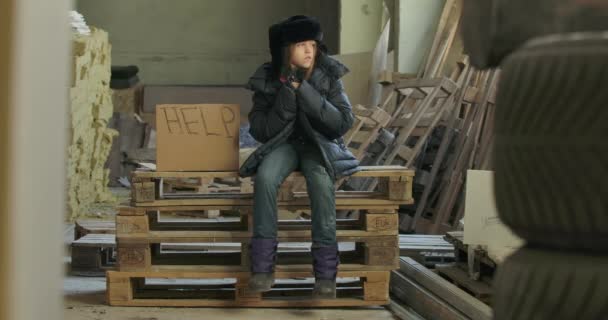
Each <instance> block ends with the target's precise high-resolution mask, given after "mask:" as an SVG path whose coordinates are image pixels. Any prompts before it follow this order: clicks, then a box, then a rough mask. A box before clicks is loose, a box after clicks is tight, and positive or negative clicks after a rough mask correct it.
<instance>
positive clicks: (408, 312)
mask: <svg viewBox="0 0 608 320" xmlns="http://www.w3.org/2000/svg"><path fill="white" fill-rule="evenodd" d="M386 308H387V309H388V310H390V311H391V312H392V313H393V315H395V316H396V317H397V318H399V319H400V320H425V319H423V318H422V317H421V316H420V315H419V314H417V313H416V312H415V311H414V310H412V309H411V308H410V307H407V306H404V305H401V303H399V302H398V301H396V300H392V299H391V302H390V304H389V305H388V306H387V307H386Z"/></svg>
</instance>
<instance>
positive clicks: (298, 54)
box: [290, 40, 317, 69]
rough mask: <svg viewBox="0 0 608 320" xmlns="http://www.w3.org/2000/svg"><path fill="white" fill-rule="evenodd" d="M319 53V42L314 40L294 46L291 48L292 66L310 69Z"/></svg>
mask: <svg viewBox="0 0 608 320" xmlns="http://www.w3.org/2000/svg"><path fill="white" fill-rule="evenodd" d="M316 52H317V42H316V41H314V40H308V41H302V42H298V43H295V44H293V46H292V47H291V61H290V62H291V64H293V65H294V66H296V67H300V68H304V69H308V68H310V67H311V66H312V65H313V63H314V61H315V60H314V59H315V54H316Z"/></svg>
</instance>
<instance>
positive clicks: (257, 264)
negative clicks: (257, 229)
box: [249, 238, 279, 292]
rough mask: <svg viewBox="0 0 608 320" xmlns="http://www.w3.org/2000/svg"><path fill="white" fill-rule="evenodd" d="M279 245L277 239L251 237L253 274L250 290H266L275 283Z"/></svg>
mask: <svg viewBox="0 0 608 320" xmlns="http://www.w3.org/2000/svg"><path fill="white" fill-rule="evenodd" d="M278 245H279V242H278V241H277V240H276V239H264V238H252V239H251V244H250V245H249V254H250V259H251V273H252V274H251V278H250V279H249V290H251V291H253V292H266V291H269V290H270V288H271V287H272V285H273V284H274V265H275V263H276V261H277V248H278Z"/></svg>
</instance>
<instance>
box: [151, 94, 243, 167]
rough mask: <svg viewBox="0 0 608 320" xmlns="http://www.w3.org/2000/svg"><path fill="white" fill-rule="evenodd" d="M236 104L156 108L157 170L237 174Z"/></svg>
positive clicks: (238, 119)
mask: <svg viewBox="0 0 608 320" xmlns="http://www.w3.org/2000/svg"><path fill="white" fill-rule="evenodd" d="M239 109H240V108H239V105H236V104H177V105H171V104H162V105H158V106H157V107H156V128H157V133H156V135H157V137H156V139H157V140H156V163H157V170H158V171H237V170H238V169H239V123H240V117H239V111H240V110H239Z"/></svg>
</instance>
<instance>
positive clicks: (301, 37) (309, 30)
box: [268, 15, 327, 75]
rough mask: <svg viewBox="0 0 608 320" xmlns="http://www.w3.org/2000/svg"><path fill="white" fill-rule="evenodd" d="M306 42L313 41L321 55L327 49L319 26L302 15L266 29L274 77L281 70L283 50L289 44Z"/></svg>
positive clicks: (315, 21) (317, 22) (314, 20)
mask: <svg viewBox="0 0 608 320" xmlns="http://www.w3.org/2000/svg"><path fill="white" fill-rule="evenodd" d="M306 40H315V41H316V42H317V48H318V49H319V50H320V51H322V52H323V53H325V52H327V48H326V47H325V45H324V44H323V42H322V41H323V31H321V24H320V23H319V21H318V20H317V19H316V18H314V17H308V16H303V15H297V16H292V17H290V18H287V19H285V20H283V21H280V22H278V23H276V24H273V25H272V26H270V28H269V29H268V44H269V47H270V55H271V56H272V69H273V73H274V74H275V75H277V74H278V72H279V71H280V70H281V65H282V64H283V61H282V57H283V50H284V48H285V47H286V46H287V45H289V44H291V43H296V42H302V41H306Z"/></svg>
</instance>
